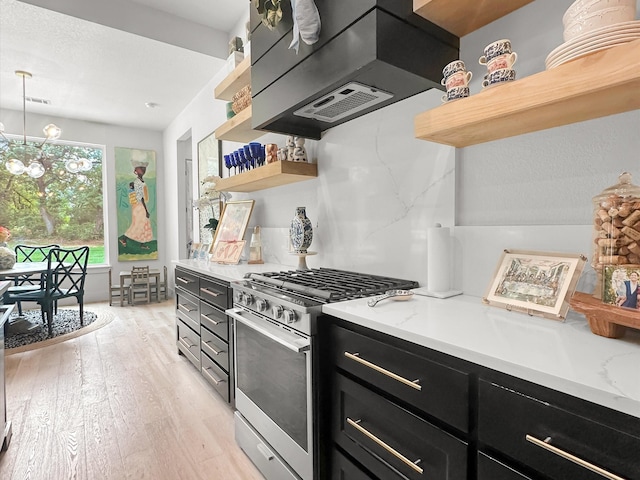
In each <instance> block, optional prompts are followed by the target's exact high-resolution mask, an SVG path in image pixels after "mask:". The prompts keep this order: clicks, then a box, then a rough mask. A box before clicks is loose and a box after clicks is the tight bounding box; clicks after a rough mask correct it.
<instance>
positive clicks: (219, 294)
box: [198, 278, 229, 310]
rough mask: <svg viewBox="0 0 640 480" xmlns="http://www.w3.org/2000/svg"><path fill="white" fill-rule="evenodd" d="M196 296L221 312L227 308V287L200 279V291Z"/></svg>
mask: <svg viewBox="0 0 640 480" xmlns="http://www.w3.org/2000/svg"><path fill="white" fill-rule="evenodd" d="M198 295H199V296H200V298H202V299H203V300H206V301H207V302H209V303H212V304H213V305H217V306H218V307H220V308H222V309H223V310H224V309H226V308H228V307H229V301H228V298H227V297H228V295H229V287H227V286H226V285H223V284H221V283H217V282H214V281H212V280H209V279H205V278H201V279H200V290H199V293H198Z"/></svg>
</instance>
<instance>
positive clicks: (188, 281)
mask: <svg viewBox="0 0 640 480" xmlns="http://www.w3.org/2000/svg"><path fill="white" fill-rule="evenodd" d="M176 280H178V281H179V282H182V283H186V284H187V285H189V284H190V283H193V282H192V281H191V280H185V279H184V278H182V277H176Z"/></svg>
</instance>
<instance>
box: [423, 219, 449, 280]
mask: <svg viewBox="0 0 640 480" xmlns="http://www.w3.org/2000/svg"><path fill="white" fill-rule="evenodd" d="M427 288H428V289H429V290H430V291H432V292H447V291H449V290H450V289H451V237H450V233H449V229H448V228H445V227H441V226H440V225H437V226H435V227H433V228H429V229H428V230H427Z"/></svg>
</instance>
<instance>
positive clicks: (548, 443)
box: [524, 435, 626, 480]
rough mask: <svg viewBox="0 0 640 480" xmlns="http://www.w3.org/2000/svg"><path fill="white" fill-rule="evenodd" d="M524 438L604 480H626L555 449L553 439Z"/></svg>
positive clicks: (528, 436)
mask: <svg viewBox="0 0 640 480" xmlns="http://www.w3.org/2000/svg"><path fill="white" fill-rule="evenodd" d="M524 438H525V439H526V440H527V442H531V443H533V444H534V445H536V446H538V447H540V448H544V449H545V450H548V451H549V452H551V453H554V454H556V455H558V456H560V457H562V458H564V459H565V460H569V461H570V462H573V463H575V464H577V465H580V466H581V467H583V468H586V469H587V470H591V471H592V472H595V473H597V474H599V475H602V476H603V477H604V478H608V479H609V480H626V479H624V478H622V477H619V476H618V475H615V474H613V473H611V472H607V471H606V470H604V469H602V468H600V467H598V466H596V465H594V464H593V463H590V462H587V461H586V460H583V459H581V458H579V457H576V456H575V455H571V454H570V453H568V452H565V451H564V450H561V449H560V448H558V447H554V446H553V445H551V437H547V438H546V439H545V440H540V439H538V438H536V437H532V436H531V435H525V437H524Z"/></svg>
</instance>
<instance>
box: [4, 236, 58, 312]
mask: <svg viewBox="0 0 640 480" xmlns="http://www.w3.org/2000/svg"><path fill="white" fill-rule="evenodd" d="M52 248H60V245H57V244H51V245H16V246H15V248H14V251H15V252H16V262H46V261H47V254H48V253H49V250H51V249H52ZM43 280H44V273H42V274H40V273H38V274H32V275H20V276H19V277H14V279H13V286H12V287H11V291H12V292H13V293H24V292H33V291H36V290H40V288H41V284H42V281H43ZM17 305H18V314H19V315H22V302H17Z"/></svg>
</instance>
